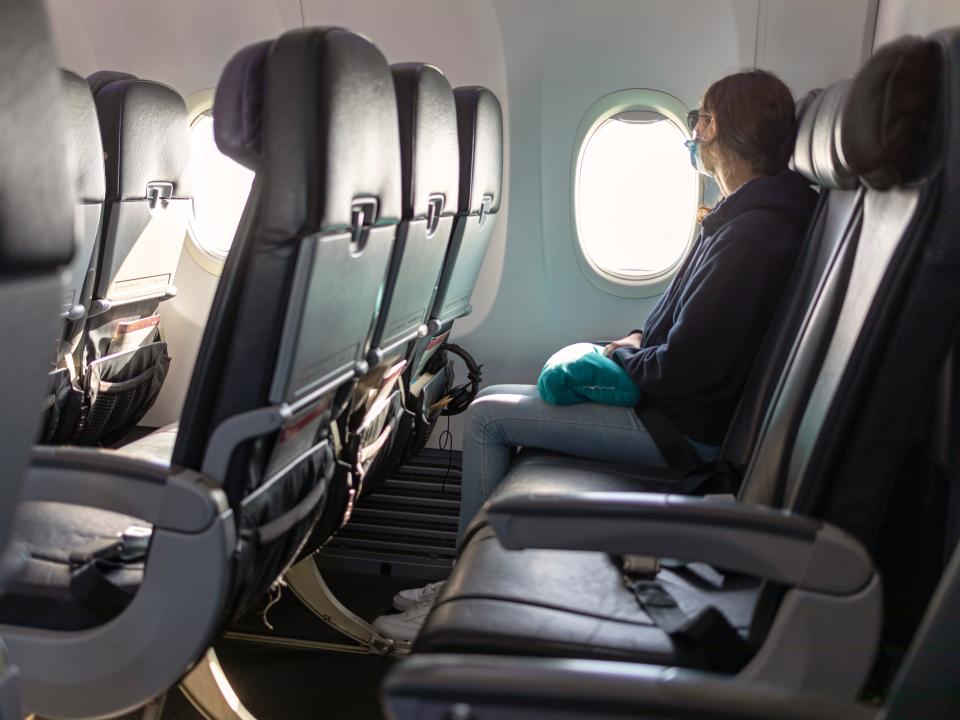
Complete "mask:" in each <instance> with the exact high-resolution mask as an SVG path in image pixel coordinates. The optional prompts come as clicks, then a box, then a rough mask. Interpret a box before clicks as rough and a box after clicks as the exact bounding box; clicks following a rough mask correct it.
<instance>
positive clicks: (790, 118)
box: [703, 69, 797, 175]
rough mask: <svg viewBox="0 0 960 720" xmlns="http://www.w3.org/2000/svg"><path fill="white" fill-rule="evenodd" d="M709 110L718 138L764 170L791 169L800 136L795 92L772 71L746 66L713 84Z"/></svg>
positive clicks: (707, 98) (707, 102)
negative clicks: (789, 164)
mask: <svg viewBox="0 0 960 720" xmlns="http://www.w3.org/2000/svg"><path fill="white" fill-rule="evenodd" d="M703 110H704V112H705V113H706V114H708V115H710V116H712V117H713V119H714V122H715V123H716V133H717V134H716V138H717V140H718V141H719V143H720V144H721V145H722V146H724V147H726V148H727V149H729V150H731V151H733V152H734V153H736V154H737V155H738V156H739V157H741V158H743V160H745V161H747V162H748V163H750V165H751V167H752V168H753V169H754V170H755V171H756V172H758V173H761V174H763V175H775V174H777V173H778V172H780V171H781V170H784V169H786V167H787V162H788V161H789V160H790V155H791V153H792V152H793V146H794V143H795V141H796V137H797V121H796V115H795V113H796V109H795V107H794V103H793V95H791V93H790V89H789V88H788V87H787V86H786V85H785V84H784V83H783V81H782V80H781V79H780V78H778V77H777V76H776V75H774V74H773V73H771V72H768V71H766V70H760V69H750V70H743V71H742V72H738V73H734V74H733V75H727V76H726V77H725V78H722V79H720V80H717V81H716V82H715V83H713V85H711V86H710V87H709V88H708V89H707V92H706V93H704V95H703Z"/></svg>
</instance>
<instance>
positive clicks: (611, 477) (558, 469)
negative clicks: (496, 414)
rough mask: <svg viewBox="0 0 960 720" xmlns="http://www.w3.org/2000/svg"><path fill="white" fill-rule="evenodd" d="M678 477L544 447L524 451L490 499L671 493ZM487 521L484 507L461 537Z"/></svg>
mask: <svg viewBox="0 0 960 720" xmlns="http://www.w3.org/2000/svg"><path fill="white" fill-rule="evenodd" d="M680 479H681V478H679V477H677V476H676V475H675V474H674V473H672V472H671V471H670V470H669V469H668V468H662V467H661V468H656V467H639V466H637V465H627V464H623V463H614V462H604V461H602V460H591V459H589V458H579V457H574V456H572V455H564V454H562V453H555V452H548V451H546V450H523V451H522V452H520V454H519V455H518V456H517V459H516V460H515V461H514V462H513V464H512V465H511V466H510V471H509V472H508V473H507V475H506V477H504V479H503V481H502V482H501V483H500V485H498V486H497V489H496V490H495V491H494V492H493V493H492V494H491V496H490V499H493V498H506V497H516V496H520V495H548V494H551V495H552V494H560V495H562V494H566V493H580V492H659V493H670V492H675V491H677V489H678V483H679V482H680ZM486 523H487V520H486V506H484V509H482V510H480V512H479V513H477V515H476V517H474V519H473V520H472V521H471V522H470V525H469V526H468V528H467V531H466V533H465V534H464V538H465V539H469V537H470V535H471V534H472V533H473V532H475V531H476V530H477V529H479V528H481V527H484V526H485V525H486Z"/></svg>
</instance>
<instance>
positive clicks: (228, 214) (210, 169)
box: [190, 113, 253, 256]
mask: <svg viewBox="0 0 960 720" xmlns="http://www.w3.org/2000/svg"><path fill="white" fill-rule="evenodd" d="M190 150H191V153H192V154H191V156H190V164H191V170H192V174H193V219H192V220H191V223H190V225H191V229H192V232H193V237H194V239H195V240H196V241H197V243H198V244H199V245H200V246H201V247H202V248H203V249H204V250H206V251H207V252H209V253H211V254H213V255H218V256H224V255H226V254H227V252H228V251H229V250H230V245H231V244H232V243H233V235H234V233H235V232H236V230H237V225H238V224H239V222H240V215H241V214H242V213H243V206H244V205H245V204H246V202H247V195H248V194H249V193H250V185H251V184H252V183H253V171H252V170H248V169H247V168H245V167H243V165H240V164H238V163H236V162H234V161H233V160H231V159H230V158H228V157H227V156H226V155H224V154H223V153H221V152H220V150H219V149H217V145H216V143H215V142H214V140H213V116H212V115H210V114H209V113H205V114H203V115H201V116H200V117H198V118H197V119H196V120H195V121H194V123H193V125H192V126H191V128H190Z"/></svg>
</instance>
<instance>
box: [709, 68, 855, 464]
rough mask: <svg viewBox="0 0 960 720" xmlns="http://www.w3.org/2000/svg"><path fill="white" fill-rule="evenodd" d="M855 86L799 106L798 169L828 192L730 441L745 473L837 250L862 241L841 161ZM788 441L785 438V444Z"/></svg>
mask: <svg viewBox="0 0 960 720" xmlns="http://www.w3.org/2000/svg"><path fill="white" fill-rule="evenodd" d="M848 89H849V81H843V82H839V83H836V84H834V85H831V86H830V87H828V88H827V89H826V90H824V91H822V92H816V94H811V95H808V96H807V97H806V98H804V100H803V101H801V103H800V104H798V120H799V130H798V133H797V142H796V146H795V149H794V154H793V158H792V161H791V162H792V166H793V168H794V169H795V170H796V171H797V172H799V173H801V174H802V175H803V176H804V177H806V178H807V179H809V180H810V182H811V183H813V184H814V185H816V186H817V187H819V188H820V193H821V196H820V200H819V202H818V205H817V210H816V212H815V214H814V217H813V218H812V219H811V222H810V225H809V227H808V230H807V237H806V238H805V241H804V245H803V250H802V251H801V254H800V257H799V258H798V261H797V265H796V269H795V271H794V274H793V278H792V279H791V282H790V286H789V287H788V288H787V291H786V293H785V294H784V299H783V301H782V302H781V306H780V308H779V309H778V312H777V315H776V316H775V317H774V320H773V322H772V323H771V325H770V329H769V330H768V332H767V335H766V337H765V338H764V342H763V345H762V346H761V348H760V352H759V353H758V355H757V359H756V360H755V361H754V366H753V370H752V371H751V373H750V376H749V378H748V380H747V385H746V386H745V388H744V391H743V395H742V396H741V400H740V403H739V405H738V407H737V411H736V413H735V414H734V417H733V420H732V421H731V423H730V429H729V430H728V431H727V436H726V438H725V440H724V446H723V450H722V457H723V458H724V459H726V460H728V461H730V462H732V463H733V464H734V465H735V466H737V467H738V468H741V469H743V468H745V467H746V465H747V463H748V461H749V460H750V456H751V453H752V452H753V450H754V448H755V446H756V443H757V441H758V439H759V435H760V428H761V425H762V422H763V420H764V417H765V413H766V410H767V408H768V406H769V404H770V399H771V397H772V395H773V392H774V390H775V388H776V386H777V381H778V380H779V378H780V376H781V373H782V372H783V369H784V366H785V364H786V362H787V358H788V357H789V355H790V352H791V350H792V349H793V345H794V341H795V340H796V338H797V336H798V335H799V333H800V330H801V327H802V324H803V322H804V318H805V317H806V313H807V310H808V308H809V307H810V306H811V304H812V303H813V300H814V298H815V297H816V296H817V293H818V288H819V286H820V283H821V282H822V280H823V278H824V273H825V271H826V269H827V267H828V266H829V265H830V264H831V263H832V262H834V259H835V255H836V252H837V248H838V247H839V246H840V245H841V244H846V243H849V242H850V241H851V240H852V238H854V237H855V236H856V233H857V232H858V228H859V218H860V196H861V193H860V191H859V189H858V188H859V183H858V181H857V178H856V176H854V175H853V174H852V173H850V172H849V171H847V170H845V169H844V167H843V164H842V162H841V161H840V158H839V156H838V154H837V153H838V150H837V144H838V141H839V135H838V133H837V132H836V131H835V130H836V128H837V127H838V125H839V120H840V113H841V112H842V109H843V101H844V100H845V98H846V94H847V91H848ZM786 439H787V438H786V436H785V435H784V434H781V436H780V440H781V441H785V440H786Z"/></svg>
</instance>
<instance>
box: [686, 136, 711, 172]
mask: <svg viewBox="0 0 960 720" xmlns="http://www.w3.org/2000/svg"><path fill="white" fill-rule="evenodd" d="M684 147H686V148H687V150H688V151H689V152H690V164H691V165H693V169H694V170H696V171H697V172H698V173H700V174H701V175H706V176H707V177H713V173H712V172H710V171H709V170H707V169H706V168H705V167H704V166H703V156H702V155H701V154H700V141H699V140H687V141H686V142H685V143H684Z"/></svg>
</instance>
